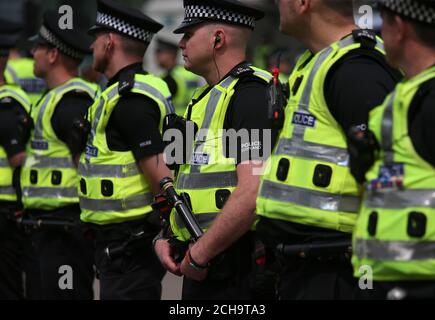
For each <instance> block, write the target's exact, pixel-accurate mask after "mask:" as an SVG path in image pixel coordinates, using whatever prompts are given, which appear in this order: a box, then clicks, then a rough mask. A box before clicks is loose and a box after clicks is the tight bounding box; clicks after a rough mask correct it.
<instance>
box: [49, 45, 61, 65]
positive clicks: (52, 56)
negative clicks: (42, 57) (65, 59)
mask: <svg viewBox="0 0 435 320" xmlns="http://www.w3.org/2000/svg"><path fill="white" fill-rule="evenodd" d="M47 55H48V62H49V63H50V64H54V63H55V62H56V61H57V59H58V58H59V55H60V52H59V49H58V48H50V49H49V50H48V52H47Z"/></svg>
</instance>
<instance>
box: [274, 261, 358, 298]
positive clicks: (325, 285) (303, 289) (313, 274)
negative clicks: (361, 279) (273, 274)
mask: <svg viewBox="0 0 435 320" xmlns="http://www.w3.org/2000/svg"><path fill="white" fill-rule="evenodd" d="M281 264H282V267H281V270H280V271H279V275H278V284H277V294H278V297H277V298H278V299H280V300H351V299H355V298H356V294H357V290H359V289H358V280H357V279H356V278H354V277H353V269H352V265H351V263H350V259H349V258H347V257H345V256H344V255H339V256H336V257H329V258H328V259H326V258H323V259H320V260H319V259H317V258H309V259H306V258H289V259H286V260H282V261H281Z"/></svg>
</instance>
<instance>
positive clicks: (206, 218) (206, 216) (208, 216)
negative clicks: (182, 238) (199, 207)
mask: <svg viewBox="0 0 435 320" xmlns="http://www.w3.org/2000/svg"><path fill="white" fill-rule="evenodd" d="M219 214H220V212H214V213H200V214H195V218H196V221H198V224H199V226H200V227H201V229H208V228H209V227H210V226H211V225H212V223H213V221H214V219H216V217H217V216H218V215H219ZM175 223H176V224H177V226H178V227H179V228H180V229H182V228H184V222H183V220H182V219H181V218H180V216H179V215H178V213H175Z"/></svg>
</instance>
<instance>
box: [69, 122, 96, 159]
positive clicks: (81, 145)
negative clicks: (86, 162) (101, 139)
mask: <svg viewBox="0 0 435 320" xmlns="http://www.w3.org/2000/svg"><path fill="white" fill-rule="evenodd" d="M90 131H91V124H90V123H89V121H88V120H87V119H84V118H83V119H74V121H73V124H72V131H71V134H70V136H69V140H70V141H69V143H68V146H69V147H70V148H71V152H72V154H74V155H76V154H80V153H82V152H83V150H85V148H86V143H87V141H88V135H89V132H90Z"/></svg>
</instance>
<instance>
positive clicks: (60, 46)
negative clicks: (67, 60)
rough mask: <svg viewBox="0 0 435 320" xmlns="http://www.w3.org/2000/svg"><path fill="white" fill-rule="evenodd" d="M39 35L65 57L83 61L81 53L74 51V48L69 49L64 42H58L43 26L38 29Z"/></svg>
mask: <svg viewBox="0 0 435 320" xmlns="http://www.w3.org/2000/svg"><path fill="white" fill-rule="evenodd" d="M39 34H40V36H41V37H42V38H43V39H45V40H46V41H47V42H48V43H50V44H51V45H53V46H54V47H56V48H58V49H59V50H60V51H61V52H62V53H64V54H66V55H67V56H70V57H72V58H74V59H83V57H84V56H85V55H84V54H83V53H81V52H79V51H77V50H75V49H74V48H71V47H70V46H68V45H67V44H66V43H65V42H63V41H62V40H60V39H59V38H58V37H56V36H55V35H54V34H53V33H52V32H51V31H50V30H48V29H47V28H46V27H45V26H41V29H39Z"/></svg>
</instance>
